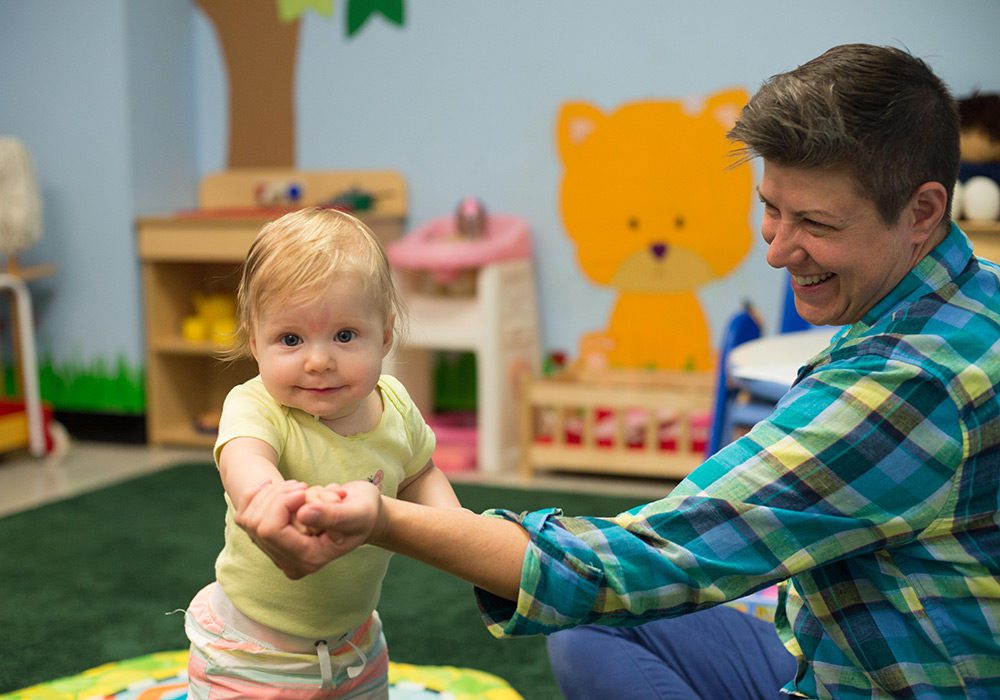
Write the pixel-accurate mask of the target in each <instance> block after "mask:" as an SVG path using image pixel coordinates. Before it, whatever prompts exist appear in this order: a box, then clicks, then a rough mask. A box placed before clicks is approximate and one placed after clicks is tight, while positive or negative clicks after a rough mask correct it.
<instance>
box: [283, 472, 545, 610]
mask: <svg viewBox="0 0 1000 700" xmlns="http://www.w3.org/2000/svg"><path fill="white" fill-rule="evenodd" d="M435 471H437V470H435ZM438 473H440V472H438ZM431 474H433V473H431ZM430 478H431V479H434V478H436V477H434V476H433V475H431V476H430ZM441 478H444V475H443V474H441ZM432 483H433V482H432ZM415 485H416V484H414V486H415ZM449 489H450V486H449ZM407 490H409V489H407ZM336 491H337V493H338V494H339V496H340V500H339V502H337V503H336V504H335V505H334V504H330V503H326V504H306V505H305V506H303V507H302V508H301V509H300V510H299V513H298V517H299V520H300V521H302V522H304V523H306V524H307V525H309V526H310V527H314V528H317V529H321V530H324V531H326V532H327V533H335V534H334V535H333V539H332V540H331V542H333V543H334V545H335V547H337V548H339V549H340V550H341V551H340V552H339V553H338V554H337V556H339V555H340V554H346V553H347V552H349V551H351V550H352V549H354V548H355V547H358V546H359V545H362V544H372V545H376V546H378V547H382V548H383V549H388V550H390V551H393V552H398V553H399V554H404V555H406V556H408V557H411V558H413V559H418V560H420V561H422V562H424V563H426V564H430V565H431V566H433V567H436V568H438V569H441V570H442V571H446V572H448V573H450V574H452V575H454V576H458V577H459V578H462V579H465V580H466V581H469V582H470V583H473V584H475V585H477V586H479V587H480V588H483V589H484V590H487V591H489V592H491V593H493V594H495V595H498V596H500V597H502V598H506V599H507V600H517V596H518V590H519V588H520V582H521V566H522V562H523V561H524V553H525V550H526V549H527V546H528V533H527V532H526V531H525V530H524V529H523V528H522V527H521V526H520V525H518V524H516V523H513V522H510V521H507V520H502V519H500V518H490V517H486V516H482V515H476V514H475V513H472V512H470V511H468V510H465V509H461V508H456V507H451V508H434V507H430V506H427V505H423V504H420V503H414V502H411V501H408V500H403V499H402V498H390V497H388V496H382V495H381V494H380V493H379V491H378V488H377V487H375V486H373V485H372V484H370V483H368V482H366V481H353V482H351V483H349V484H344V485H343V486H339V487H336ZM456 502H457V499H456ZM328 536H329V535H328Z"/></svg>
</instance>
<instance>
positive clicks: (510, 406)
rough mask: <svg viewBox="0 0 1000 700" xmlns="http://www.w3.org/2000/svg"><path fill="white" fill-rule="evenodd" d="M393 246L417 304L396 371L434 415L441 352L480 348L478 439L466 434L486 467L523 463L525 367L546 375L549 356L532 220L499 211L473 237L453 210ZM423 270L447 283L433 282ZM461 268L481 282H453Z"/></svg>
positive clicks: (406, 290)
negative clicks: (464, 233)
mask: <svg viewBox="0 0 1000 700" xmlns="http://www.w3.org/2000/svg"><path fill="white" fill-rule="evenodd" d="M387 252H388V255H389V260H390V262H391V263H392V265H393V267H394V268H395V271H396V278H397V283H398V284H399V288H400V290H401V293H402V295H403V298H404V300H405V301H406V304H407V306H408V308H409V312H410V314H409V315H410V323H409V335H408V337H407V338H406V341H405V344H404V345H402V346H400V347H397V348H396V350H395V351H394V353H393V355H392V357H391V358H390V362H389V364H388V368H387V371H389V372H391V373H393V374H395V375H396V376H398V377H399V378H400V380H401V381H402V382H403V383H404V384H405V385H406V387H407V389H408V390H409V392H410V394H411V396H413V398H414V400H415V401H416V403H417V405H418V406H419V407H420V409H421V410H422V411H423V412H424V415H427V416H429V417H430V415H431V414H430V407H431V406H432V403H433V401H432V395H431V394H432V381H431V377H432V371H431V367H432V362H431V353H432V352H433V351H439V350H459V351H471V352H474V353H475V354H476V373H477V376H476V382H477V392H478V403H477V407H476V428H475V436H474V437H475V439H474V442H470V441H466V443H465V449H467V450H471V449H473V446H474V449H475V462H476V466H477V468H478V469H479V470H481V471H488V472H500V471H506V472H510V473H513V472H514V471H515V470H516V469H517V465H518V459H519V433H518V422H517V415H518V412H517V406H518V404H517V392H518V388H519V384H520V380H521V377H522V376H523V375H524V374H525V373H532V374H535V375H537V374H538V373H539V372H540V364H541V348H540V343H539V333H538V307H537V300H536V294H535V276H534V266H533V264H532V260H531V239H530V234H529V230H528V225H527V223H526V222H525V221H524V220H523V219H519V218H517V217H514V216H506V215H491V216H489V217H488V218H487V225H486V230H485V232H484V235H483V236H481V237H480V238H475V239H468V238H461V237H459V236H458V235H457V234H456V232H455V228H454V219H453V218H452V217H442V218H440V219H435V220H433V221H431V222H428V224H426V225H424V226H421V227H419V228H417V229H415V230H414V231H412V232H411V233H408V234H407V235H406V236H404V237H403V238H402V239H401V240H399V241H396V242H394V243H392V244H390V245H389V246H388V250H387ZM421 275H425V276H430V278H431V279H432V280H434V281H436V282H437V283H438V285H439V286H440V287H442V289H438V290H433V291H429V290H428V289H427V285H424V284H421V281H420V276H421ZM459 275H471V276H473V278H474V279H473V283H472V284H471V286H470V287H469V288H468V289H467V290H466V293H462V294H458V293H451V292H449V291H448V289H447V285H448V283H450V282H451V281H453V280H456V279H457V278H458V277H459ZM442 436H443V435H442ZM442 442H444V441H442ZM452 446H454V443H453V444H452ZM459 447H460V446H459ZM449 457H450V458H453V459H454V463H455V464H456V465H467V462H466V461H465V460H463V459H461V456H460V455H456V454H454V453H453V454H451V455H449ZM462 468H466V466H463V467H462Z"/></svg>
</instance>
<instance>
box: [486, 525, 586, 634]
mask: <svg viewBox="0 0 1000 700" xmlns="http://www.w3.org/2000/svg"><path fill="white" fill-rule="evenodd" d="M483 515H486V516H490V517H497V518H503V519H505V520H509V521H511V522H516V523H518V524H519V525H521V527H523V528H524V529H525V530H527V531H528V535H529V536H530V538H531V541H530V542H529V544H528V547H527V549H526V550H525V553H524V561H523V563H522V569H521V588H520V591H519V593H518V598H517V601H510V600H506V599H504V598H501V597H499V596H497V595H494V594H492V593H490V592H488V591H484V590H482V589H480V588H476V589H475V595H476V602H477V604H478V605H479V612H480V614H481V615H482V617H483V622H485V624H486V628H487V629H488V630H489V631H490V634H492V635H493V636H494V637H497V638H501V637H511V636H525V635H535V634H551V633H552V632H556V631H558V630H560V629H563V628H566V627H572V626H574V625H577V624H580V623H581V622H584V621H586V619H587V617H588V616H590V615H591V614H592V612H591V611H592V609H593V607H594V601H595V600H596V598H597V593H598V591H599V589H600V586H601V582H602V580H603V574H602V570H601V568H600V567H599V566H595V565H594V564H592V563H590V562H587V561H584V560H583V559H581V558H580V557H578V556H576V555H574V554H573V550H574V549H576V550H577V551H580V552H581V553H585V554H590V555H593V552H592V551H591V549H590V548H589V547H584V548H582V549H581V547H580V543H579V541H578V540H577V539H576V537H575V536H573V535H571V534H570V533H569V532H567V531H566V529H565V528H563V527H562V526H561V525H559V523H558V516H561V515H562V511H561V510H559V509H556V508H547V509H545V510H539V511H533V512H524V513H520V514H517V513H514V512H513V511H509V510H500V509H497V510H488V511H486V512H485V513H483ZM567 538H572V540H573V541H572V542H567V541H566V540H567ZM574 543H575V547H574ZM595 563H596V562H595Z"/></svg>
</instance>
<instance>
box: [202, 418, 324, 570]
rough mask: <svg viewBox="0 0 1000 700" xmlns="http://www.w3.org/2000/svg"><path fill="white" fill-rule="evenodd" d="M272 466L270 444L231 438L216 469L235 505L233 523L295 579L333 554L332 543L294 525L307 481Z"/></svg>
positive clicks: (248, 439)
mask: <svg viewBox="0 0 1000 700" xmlns="http://www.w3.org/2000/svg"><path fill="white" fill-rule="evenodd" d="M276 465H277V454H276V453H275V451H274V449H273V448H272V447H271V446H270V445H268V444H267V443H266V442H264V441H262V440H258V439H256V438H248V437H241V438H234V439H233V440H230V441H229V442H227V443H226V444H225V445H224V446H223V448H222V451H221V452H220V453H219V473H220V475H221V477H222V484H223V487H224V488H225V489H226V493H227V494H229V498H230V500H232V502H233V506H234V507H235V508H236V518H235V519H236V524H237V525H239V526H240V527H241V528H242V529H243V530H244V531H245V532H246V533H247V535H248V536H249V537H250V539H251V540H253V542H254V544H256V545H257V546H258V547H259V548H260V549H261V551H263V552H264V553H265V554H266V555H267V556H268V557H270V558H271V560H272V561H273V562H274V563H275V565H277V567H278V568H279V569H281V570H282V571H283V572H284V574H285V575H286V576H288V578H290V579H299V578H302V577H303V576H306V575H308V574H311V573H313V572H315V571H318V570H319V569H321V568H322V567H323V566H324V565H326V564H327V563H328V562H329V561H330V560H331V559H332V558H333V553H332V549H333V543H332V542H331V540H330V538H329V537H328V536H326V535H322V536H319V537H316V536H310V535H307V534H305V533H304V532H302V531H301V530H300V529H299V528H298V527H297V525H298V523H297V521H296V517H295V514H296V512H297V511H298V509H299V508H300V507H302V505H303V504H304V503H305V501H306V485H305V484H303V483H302V482H300V481H286V480H285V479H284V477H282V475H281V472H279V471H278V468H277V466H276Z"/></svg>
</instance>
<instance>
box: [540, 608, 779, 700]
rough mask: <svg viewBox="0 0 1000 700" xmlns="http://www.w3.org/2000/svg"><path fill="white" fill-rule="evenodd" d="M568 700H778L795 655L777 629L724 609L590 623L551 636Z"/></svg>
mask: <svg viewBox="0 0 1000 700" xmlns="http://www.w3.org/2000/svg"><path fill="white" fill-rule="evenodd" d="M548 649H549V661H550V662H551V663H552V672H553V674H554V675H555V678H556V682H557V683H558V684H559V688H560V689H561V690H562V692H563V695H564V696H565V697H566V699H567V700H604V699H605V698H607V700H633V699H634V700H716V699H725V700H744V699H746V700H750V699H754V698H762V699H764V700H775V699H776V698H778V697H788V696H783V695H779V692H778V691H779V689H780V688H781V687H782V686H783V685H784V684H785V683H787V682H788V681H789V680H791V679H792V678H793V677H794V675H795V669H796V662H795V658H794V657H793V656H792V655H791V654H789V653H788V651H786V650H785V647H784V646H783V645H782V644H781V640H779V639H778V635H777V633H776V632H775V631H774V626H773V625H772V624H771V623H769V622H765V621H764V620H759V619H757V618H755V617H751V616H750V615H746V614H744V613H741V612H739V611H738V610H734V609H732V608H729V607H726V606H724V605H720V606H717V607H714V608H710V609H708V610H702V611H701V612H696V613H691V614H690V615H684V616H682V617H677V618H671V619H663V620H654V621H653V622H648V623H646V624H643V625H640V626H638V627H600V626H597V625H587V626H583V627H577V628H575V629H568V630H563V631H561V632H556V633H555V634H552V635H551V636H549V638H548Z"/></svg>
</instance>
